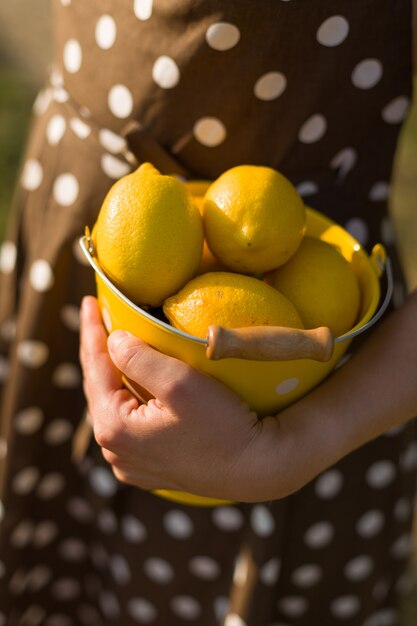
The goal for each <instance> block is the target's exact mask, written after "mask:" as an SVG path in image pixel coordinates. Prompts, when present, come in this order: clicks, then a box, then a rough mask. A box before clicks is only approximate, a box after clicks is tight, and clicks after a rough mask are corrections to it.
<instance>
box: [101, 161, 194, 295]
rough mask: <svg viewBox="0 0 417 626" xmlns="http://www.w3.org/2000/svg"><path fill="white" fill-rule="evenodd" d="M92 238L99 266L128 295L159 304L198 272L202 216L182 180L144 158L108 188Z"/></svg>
mask: <svg viewBox="0 0 417 626" xmlns="http://www.w3.org/2000/svg"><path fill="white" fill-rule="evenodd" d="M93 243H94V246H95V249H96V253H97V258H98V261H99V263H100V265H101V267H102V269H103V270H104V272H105V273H106V274H107V276H108V277H109V278H110V280H112V281H113V283H114V284H115V285H116V286H117V287H118V288H119V289H120V290H121V291H122V292H123V293H124V294H125V295H126V296H127V297H128V298H130V299H131V300H133V301H134V302H135V303H137V304H141V305H150V306H160V305H161V304H162V302H163V301H164V300H165V298H166V297H167V296H169V295H171V294H173V293H176V292H177V291H178V290H179V289H180V288H181V287H182V286H183V285H184V284H185V283H186V282H187V281H188V280H190V278H191V277H192V276H194V274H195V272H196V271H197V268H198V265H199V263H200V259H201V254H202V249H203V224H202V218H201V216H200V213H199V211H198V208H197V207H196V205H195V204H194V202H193V201H192V199H191V196H190V195H189V194H188V192H187V190H186V188H185V186H184V184H183V183H182V182H181V181H179V180H177V179H176V178H174V177H173V176H163V175H162V174H160V173H159V172H158V170H156V169H155V168H154V167H153V166H152V165H151V164H150V163H144V164H143V165H141V166H140V167H139V168H138V169H137V170H136V171H135V172H133V173H132V174H129V175H127V176H124V177H123V178H121V179H120V180H118V181H117V182H116V183H115V184H114V185H113V187H112V188H111V189H110V191H109V192H108V194H107V196H106V198H105V199H104V202H103V205H102V207H101V209H100V213H99V215H98V219H97V222H96V224H95V226H94V229H93Z"/></svg>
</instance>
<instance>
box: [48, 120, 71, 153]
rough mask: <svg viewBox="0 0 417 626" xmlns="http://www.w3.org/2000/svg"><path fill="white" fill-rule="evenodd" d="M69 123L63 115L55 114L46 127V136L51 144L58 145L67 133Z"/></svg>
mask: <svg viewBox="0 0 417 626" xmlns="http://www.w3.org/2000/svg"><path fill="white" fill-rule="evenodd" d="M66 127H67V123H66V121H65V118H64V117H63V116H62V115H53V116H52V117H51V119H50V120H49V122H48V125H47V127H46V138H47V140H48V143H49V144H50V145H51V146H56V145H57V144H58V143H59V142H60V141H61V139H62V137H63V136H64V134H65V129H66Z"/></svg>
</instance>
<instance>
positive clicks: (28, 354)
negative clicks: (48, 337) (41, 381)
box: [17, 340, 49, 368]
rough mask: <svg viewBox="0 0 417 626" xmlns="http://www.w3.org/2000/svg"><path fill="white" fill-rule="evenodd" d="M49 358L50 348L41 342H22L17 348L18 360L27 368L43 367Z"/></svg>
mask: <svg viewBox="0 0 417 626" xmlns="http://www.w3.org/2000/svg"><path fill="white" fill-rule="evenodd" d="M48 356H49V349H48V346H47V345H46V344H44V343H42V342H41V341H30V340H27V341H21V342H20V343H19V344H18V346H17V358H18V359H19V361H20V363H21V364H22V365H25V366H26V367H31V368H32V367H33V368H36V367H41V366H42V365H43V364H44V363H46V361H47V360H48Z"/></svg>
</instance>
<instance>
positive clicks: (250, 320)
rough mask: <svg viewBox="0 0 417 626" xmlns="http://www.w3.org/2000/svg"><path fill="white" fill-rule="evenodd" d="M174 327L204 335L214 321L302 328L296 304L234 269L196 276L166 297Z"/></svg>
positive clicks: (166, 309)
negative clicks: (176, 291)
mask: <svg viewBox="0 0 417 626" xmlns="http://www.w3.org/2000/svg"><path fill="white" fill-rule="evenodd" d="M163 309H164V313H165V315H166V317H167V318H168V320H169V321H170V323H171V324H172V326H175V327H176V328H178V329H180V330H184V331H186V332H188V333H190V334H192V335H195V336H196V337H205V336H206V334H207V328H208V327H209V326H210V325H211V324H218V325H219V326H224V327H226V328H242V327H245V326H262V325H273V326H288V327H290V328H303V323H302V321H301V319H300V316H299V315H298V313H297V311H296V309H295V307H294V306H293V305H292V304H291V302H289V300H288V299H287V298H286V297H285V296H283V295H281V294H280V293H279V292H278V291H276V290H275V289H274V288H273V287H270V286H269V285H267V284H266V283H265V282H262V281H261V280H258V279H257V278H253V277H251V276H244V275H243V274H233V273H232V272H211V273H209V274H204V275H202V276H197V277H196V278H194V279H193V280H191V281H190V282H189V283H187V284H186V285H185V286H184V287H183V288H182V289H181V290H180V291H179V293H177V294H176V295H175V296H171V297H170V298H167V300H165V302H164V305H163Z"/></svg>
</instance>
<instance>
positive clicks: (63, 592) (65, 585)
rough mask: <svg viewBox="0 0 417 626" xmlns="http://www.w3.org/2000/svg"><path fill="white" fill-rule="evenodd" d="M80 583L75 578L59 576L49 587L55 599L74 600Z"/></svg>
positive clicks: (78, 591)
mask: <svg viewBox="0 0 417 626" xmlns="http://www.w3.org/2000/svg"><path fill="white" fill-rule="evenodd" d="M80 589H81V588H80V583H79V582H78V580H76V579H75V578H59V579H58V580H56V581H55V582H54V584H53V585H52V587H51V590H52V595H53V597H54V598H56V599H57V600H74V599H75V598H76V597H77V596H78V595H79V593H80Z"/></svg>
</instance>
